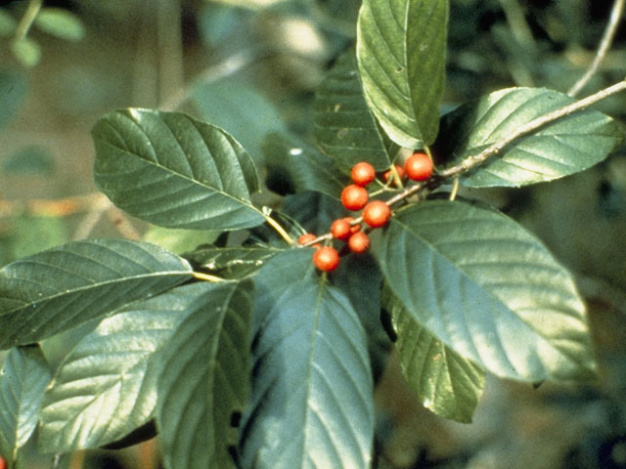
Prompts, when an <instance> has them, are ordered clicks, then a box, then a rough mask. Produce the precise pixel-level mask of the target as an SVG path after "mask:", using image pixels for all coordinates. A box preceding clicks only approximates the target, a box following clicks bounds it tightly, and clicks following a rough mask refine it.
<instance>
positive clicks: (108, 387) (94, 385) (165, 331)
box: [39, 283, 211, 453]
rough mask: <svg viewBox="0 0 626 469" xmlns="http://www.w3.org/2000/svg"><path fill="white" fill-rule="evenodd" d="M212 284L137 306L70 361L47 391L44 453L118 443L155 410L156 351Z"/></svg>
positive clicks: (101, 329)
mask: <svg viewBox="0 0 626 469" xmlns="http://www.w3.org/2000/svg"><path fill="white" fill-rule="evenodd" d="M210 289H211V285H208V284H206V283H196V284H191V285H186V286H182V287H178V288H175V289H173V290H171V291H169V292H167V293H164V294H162V295H159V296H156V297H154V298H150V299H148V300H145V301H138V302H135V303H133V304H132V305H131V306H129V307H127V308H125V309H124V310H123V311H122V312H120V313H119V314H116V315H115V316H112V317H110V318H107V319H105V320H104V321H102V322H101V323H100V325H99V326H98V327H97V328H96V329H95V330H94V331H93V332H91V333H90V334H87V335H86V336H85V337H84V338H83V339H82V340H81V341H80V342H79V343H78V344H77V345H76V347H75V348H74V349H73V350H72V351H71V352H70V353H69V354H68V355H67V357H66V358H65V359H64V360H63V362H62V363H61V365H60V366H59V368H58V370H57V371H56V373H55V375H54V379H53V381H52V383H51V385H50V387H49V388H48V390H47V391H46V395H45V400H44V404H43V409H42V411H41V428H40V437H39V446H40V448H41V449H42V451H44V452H49V453H64V452H68V451H72V450H77V449H83V448H97V447H100V446H104V445H107V444H109V443H112V442H115V441H118V440H120V439H122V438H124V437H125V436H127V435H129V434H130V433H131V432H133V431H134V430H135V429H137V428H139V427H141V426H142V425H145V424H146V423H147V422H148V421H149V420H150V419H151V418H152V416H153V414H154V410H155V407H156V399H157V397H156V389H157V388H156V374H155V373H153V372H149V369H150V366H154V363H153V362H154V361H155V356H156V354H157V352H158V351H159V350H160V349H161V348H162V347H163V345H164V344H165V343H166V342H167V340H168V339H169V337H170V336H171V335H172V333H173V331H174V330H175V328H176V326H177V325H178V324H179V323H180V322H181V321H182V320H183V319H184V318H185V317H186V316H187V315H188V314H189V311H190V307H191V306H192V304H193V303H194V302H195V301H196V300H197V298H198V297H199V296H201V295H203V294H205V293H206V292H207V291H208V290H210Z"/></svg>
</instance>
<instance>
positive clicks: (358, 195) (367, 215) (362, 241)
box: [298, 152, 433, 272]
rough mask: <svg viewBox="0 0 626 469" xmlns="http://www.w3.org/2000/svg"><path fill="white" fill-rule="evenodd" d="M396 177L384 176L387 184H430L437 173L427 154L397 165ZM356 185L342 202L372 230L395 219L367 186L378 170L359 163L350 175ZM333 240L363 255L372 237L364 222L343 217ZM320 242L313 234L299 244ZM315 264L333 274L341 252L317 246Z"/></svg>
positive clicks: (332, 230)
mask: <svg viewBox="0 0 626 469" xmlns="http://www.w3.org/2000/svg"><path fill="white" fill-rule="evenodd" d="M394 169H395V174H394V173H393V172H392V171H391V170H389V171H387V172H386V173H385V174H383V179H384V181H385V182H386V183H387V184H395V183H396V182H397V181H396V178H399V179H400V180H402V179H404V178H405V177H408V178H409V179H411V180H413V181H426V180H427V179H429V178H430V177H431V176H432V174H433V162H432V159H431V158H430V156H428V155H427V154H426V153H423V152H415V153H413V154H412V155H411V156H410V157H409V158H407V160H406V161H405V163H404V167H401V166H398V165H396V166H395V168H394ZM350 176H351V178H352V184H350V185H348V186H346V187H345V188H344V189H343V191H342V193H341V203H342V204H343V206H344V207H345V208H347V209H348V210H351V211H358V210H363V212H362V220H363V222H364V223H365V224H366V225H367V227H368V230H371V229H374V228H380V227H383V226H385V225H386V224H387V222H388V221H389V217H391V208H390V207H389V205H388V204H387V203H386V202H384V201H382V200H372V201H370V200H369V192H368V190H367V186H368V185H369V184H370V183H372V182H373V181H374V180H375V179H376V170H375V169H374V167H373V166H372V165H371V164H370V163H367V162H365V161H362V162H360V163H357V164H355V165H354V166H353V167H352V171H351V173H350ZM330 234H331V235H332V237H333V239H338V240H341V241H345V242H346V243H347V245H348V248H349V249H350V251H352V252H354V253H357V254H358V253H363V252H366V251H367V250H368V249H369V248H370V238H369V236H368V234H367V233H366V232H365V231H362V230H361V223H358V222H357V221H356V220H355V219H354V218H352V217H346V218H339V219H337V220H335V221H333V223H332V225H331V227H330ZM315 239H316V236H315V235H314V234H312V233H307V234H305V235H302V236H300V238H299V239H298V243H299V244H308V243H310V242H312V241H313V240H315ZM313 247H315V248H316V251H315V253H314V254H313V264H314V265H315V267H317V268H318V269H319V270H321V271H323V272H331V271H333V270H335V269H336V268H337V267H338V266H339V252H338V251H337V249H335V248H334V247H332V246H319V245H314V246H313Z"/></svg>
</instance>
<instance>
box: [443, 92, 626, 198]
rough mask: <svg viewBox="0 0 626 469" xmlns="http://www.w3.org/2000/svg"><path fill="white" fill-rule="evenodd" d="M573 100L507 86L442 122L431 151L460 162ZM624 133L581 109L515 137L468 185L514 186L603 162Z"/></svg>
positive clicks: (464, 179)
mask: <svg viewBox="0 0 626 469" xmlns="http://www.w3.org/2000/svg"><path fill="white" fill-rule="evenodd" d="M572 101H573V99H572V98H570V97H569V96H567V95H565V94H562V93H559V92H557V91H553V90H548V89H542V88H508V89H504V90H500V91H496V92H495V93H491V94H489V95H487V96H485V97H483V98H480V99H477V100H475V101H472V102H470V103H467V104H465V105H463V106H461V107H459V108H458V109H456V110H455V111H453V112H451V113H450V114H447V115H446V116H445V117H444V119H443V120H442V125H441V133H440V136H439V138H438V142H437V150H436V153H438V154H440V155H442V156H444V157H448V158H452V159H454V162H455V163H459V162H460V161H461V160H464V159H465V158H467V157H469V156H472V155H476V154H478V153H480V151H482V150H484V149H485V148H486V147H488V146H490V145H492V144H493V143H496V142H498V141H500V140H502V139H504V138H508V137H509V136H510V135H511V134H512V133H513V132H515V131H516V130H517V129H518V128H519V127H521V126H523V125H525V124H527V123H528V122H530V121H532V120H534V119H536V118H538V117H541V116H543V115H545V114H547V113H549V112H551V111H554V110H556V109H558V108H561V107H563V106H565V105H567V104H570V103H571V102H572ZM623 137H624V132H623V131H622V130H621V129H620V128H619V126H618V124H617V123H616V122H615V121H614V120H613V119H611V118H610V117H609V116H607V115H605V114H602V113H600V112H597V111H590V110H587V111H583V112H578V113H575V114H572V115H570V116H568V117H565V118H563V119H560V120H558V121H556V122H554V123H552V124H549V125H546V126H544V127H542V128H541V129H540V130H539V131H537V132H535V133H533V134H531V135H529V136H526V137H522V138H520V139H518V140H516V141H514V142H513V143H512V144H511V145H509V146H508V147H506V148H505V149H504V151H502V152H500V153H499V155H498V156H497V157H493V158H491V159H490V160H488V162H487V163H486V164H483V165H482V166H480V167H478V169H477V170H475V171H473V172H471V173H468V174H466V175H463V176H462V177H461V182H462V183H463V185H465V186H469V187H498V186H500V187H519V186H523V185H528V184H534V183H538V182H543V181H551V180H553V179H557V178H560V177H563V176H567V175H570V174H574V173H577V172H579V171H583V170H585V169H587V168H589V167H591V166H593V165H595V164H596V163H599V162H600V161H602V160H604V159H605V158H606V157H607V156H608V154H609V153H610V152H611V151H612V150H613V149H614V148H615V147H616V146H617V145H618V144H619V143H620V141H621V140H622V139H623Z"/></svg>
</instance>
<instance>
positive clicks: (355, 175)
mask: <svg viewBox="0 0 626 469" xmlns="http://www.w3.org/2000/svg"><path fill="white" fill-rule="evenodd" d="M350 175H351V176H352V182H354V183H355V184H356V185H357V186H367V185H368V184H369V183H370V182H372V181H373V180H374V179H376V170H375V169H374V167H373V166H372V165H371V164H369V163H368V162H366V161H361V162H360V163H357V164H355V165H354V166H353V167H352V172H351V173H350Z"/></svg>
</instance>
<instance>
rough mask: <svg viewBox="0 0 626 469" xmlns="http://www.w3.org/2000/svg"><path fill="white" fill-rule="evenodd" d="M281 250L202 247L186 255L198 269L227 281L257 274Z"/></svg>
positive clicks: (253, 247) (263, 247) (254, 247)
mask: <svg viewBox="0 0 626 469" xmlns="http://www.w3.org/2000/svg"><path fill="white" fill-rule="evenodd" d="M279 252H282V250H281V249H275V248H271V247H266V246H226V247H218V246H212V245H208V246H202V247H199V248H198V249H196V250H195V251H193V252H191V253H188V254H185V258H186V259H187V260H189V262H191V263H192V264H193V265H195V266H198V268H200V269H203V270H207V271H209V272H211V273H212V274H214V275H218V276H220V277H222V278H226V279H240V278H244V277H248V276H250V275H253V274H254V273H256V272H257V271H258V270H259V269H260V268H261V267H263V265H264V264H265V263H266V262H267V261H269V260H270V259H271V258H272V257H274V256H275V255H276V254H278V253H279Z"/></svg>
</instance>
